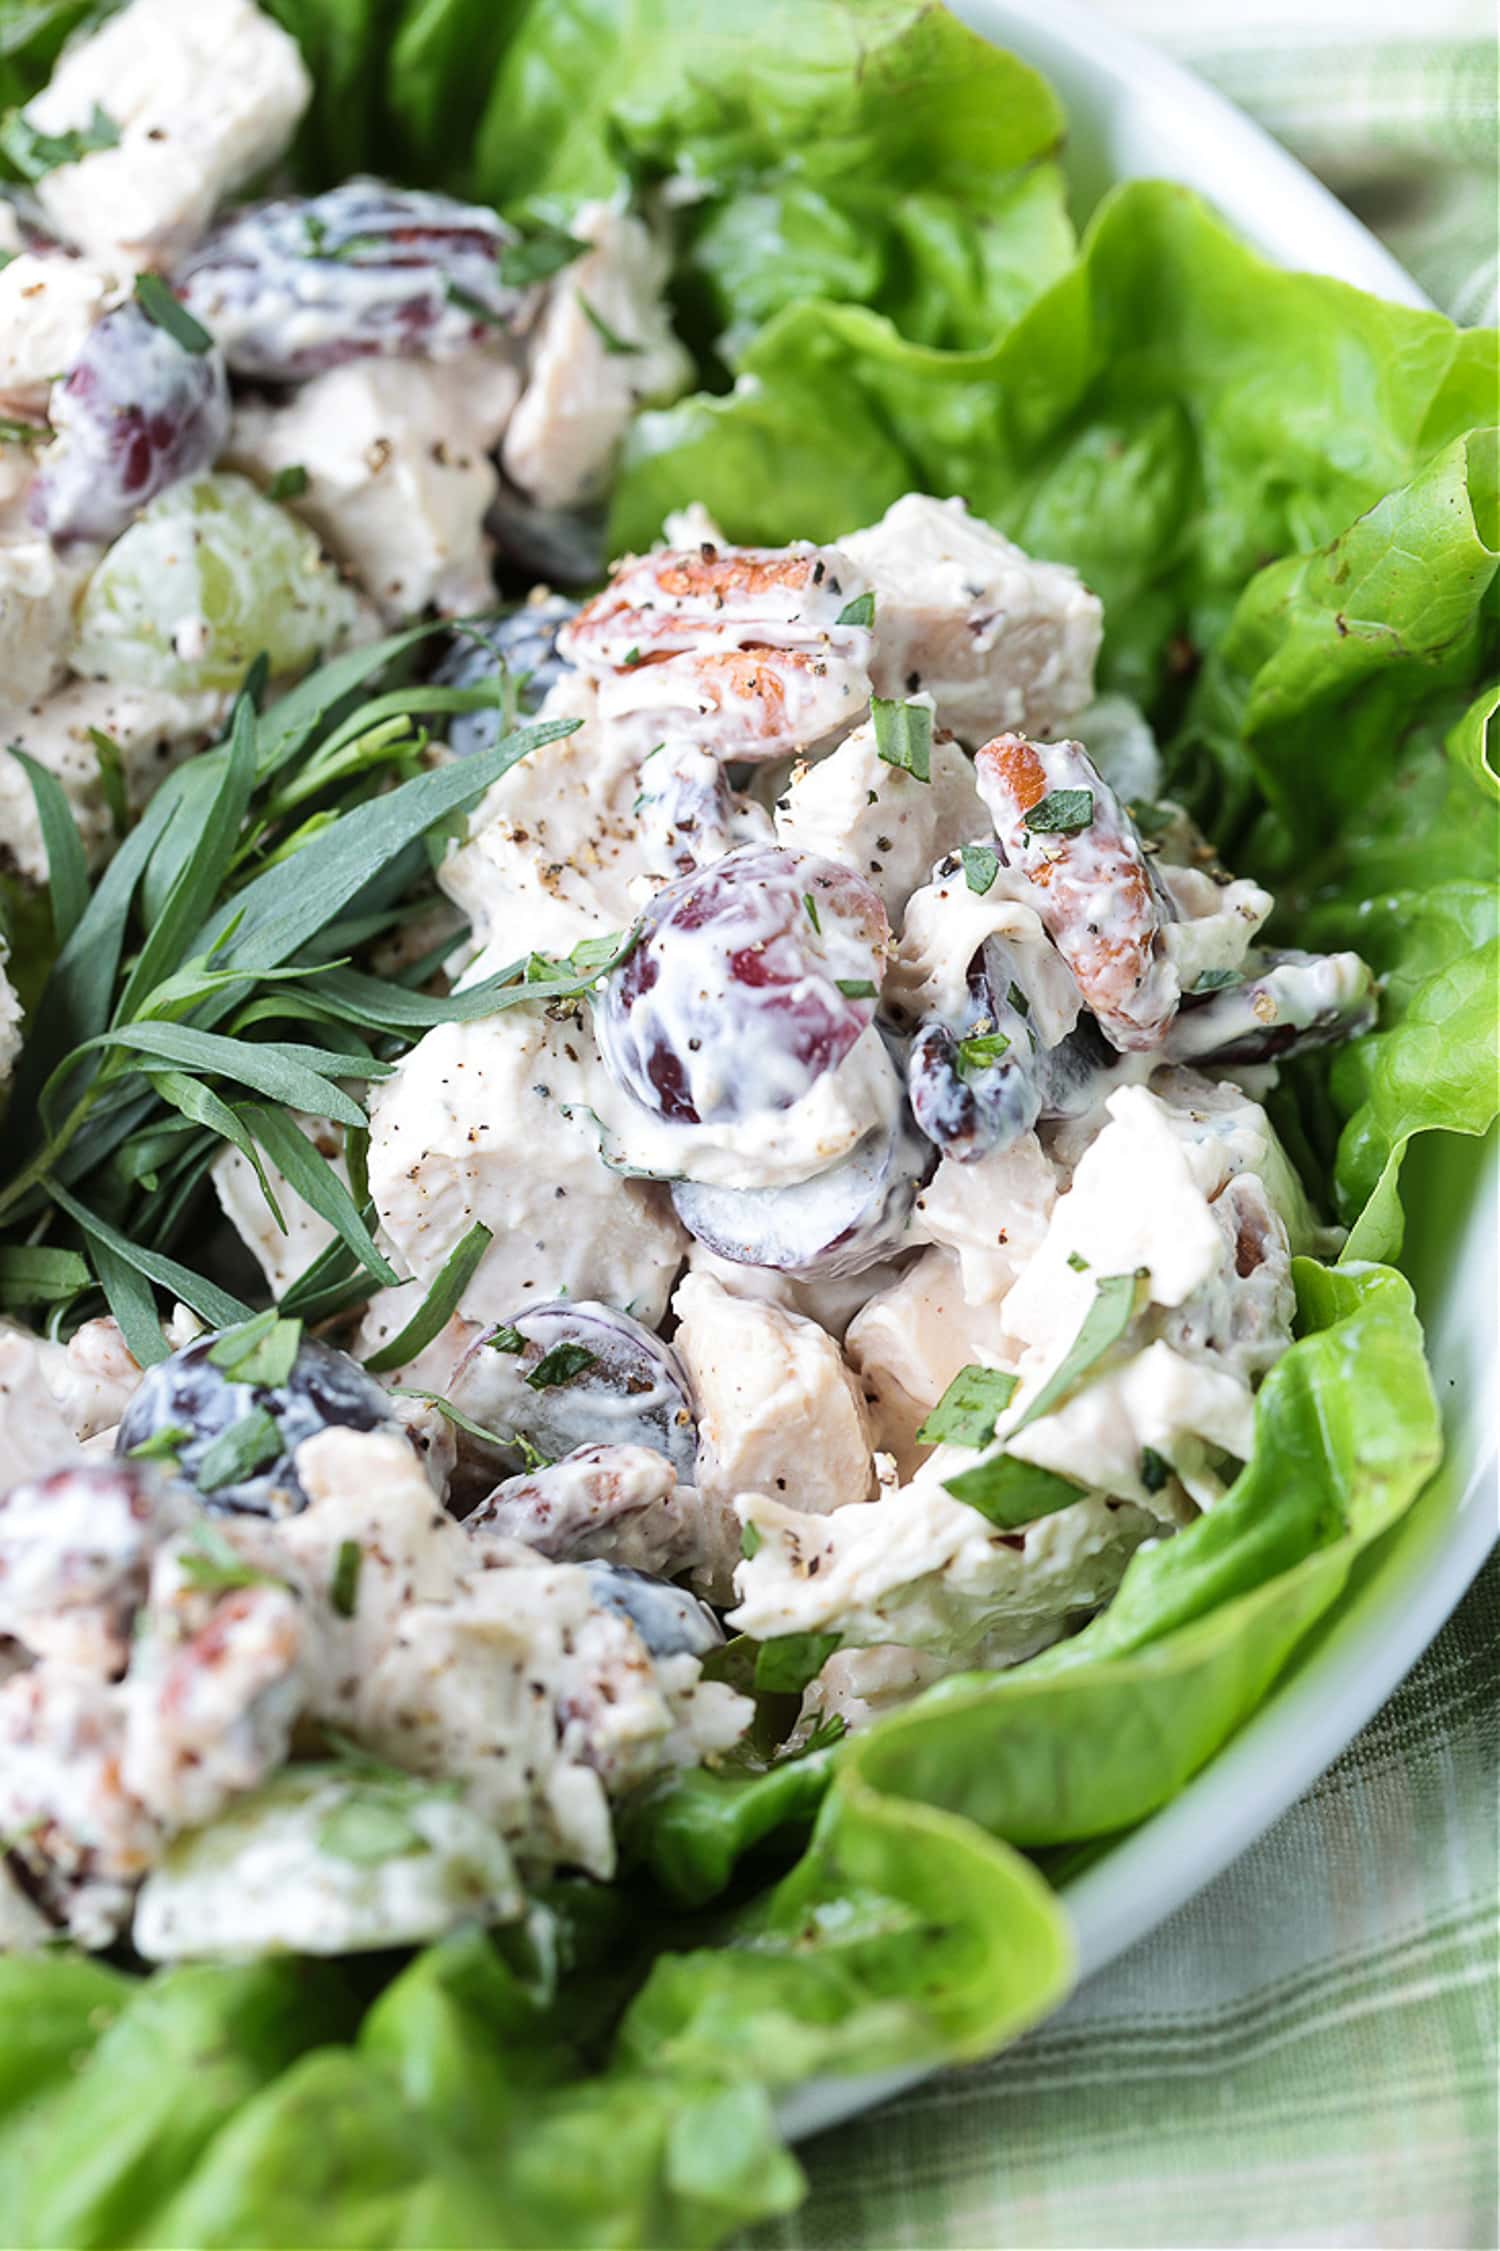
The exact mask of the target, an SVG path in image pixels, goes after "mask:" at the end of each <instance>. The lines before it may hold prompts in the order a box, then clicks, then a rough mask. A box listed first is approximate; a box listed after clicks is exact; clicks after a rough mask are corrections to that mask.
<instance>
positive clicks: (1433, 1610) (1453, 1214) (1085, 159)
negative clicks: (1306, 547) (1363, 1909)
mask: <svg viewBox="0 0 1500 2251" xmlns="http://www.w3.org/2000/svg"><path fill="white" fill-rule="evenodd" d="M954 12H955V13H956V14H958V15H960V16H962V17H963V19H964V20H965V22H967V23H970V24H972V25H973V26H974V28H975V30H977V31H981V32H983V33H984V34H985V36H986V37H987V38H989V39H992V40H993V41H994V42H995V44H996V45H997V46H1002V47H1009V48H1011V49H1013V50H1014V52H1015V53H1016V54H1018V55H1021V56H1022V57H1024V59H1025V60H1026V61H1027V62H1029V63H1032V64H1034V65H1035V66H1036V68H1037V69H1038V70H1040V71H1042V72H1043V73H1044V74H1045V76H1046V77H1048V78H1049V79H1050V80H1051V82H1052V84H1053V85H1054V86H1055V87H1056V88H1057V91H1058V93H1059V94H1060V95H1061V97H1062V100H1063V104H1064V106H1065V108H1066V110H1067V113H1068V120H1069V131H1068V141H1067V146H1066V149H1065V152H1064V161H1065V165H1066V168H1067V173H1068V179H1069V185H1070V189H1071V192H1072V197H1073V201H1074V205H1075V216H1077V217H1080V218H1081V217H1082V216H1084V215H1086V213H1087V212H1088V211H1089V210H1090V209H1091V208H1092V206H1093V204H1094V203H1095V202H1097V200H1098V198H1099V196H1100V194H1101V193H1102V192H1103V190H1104V189H1105V188H1106V187H1108V186H1109V185H1110V184H1111V182H1113V181H1115V180H1122V179H1137V178H1154V179H1170V180H1180V181H1181V182H1183V184H1184V185H1186V186H1188V187H1192V188H1196V189H1197V190H1198V191H1199V193H1200V194H1202V195H1205V196H1207V197H1208V198H1209V200H1210V201H1211V202H1213V203H1214V204H1215V205H1216V206H1217V207H1218V209H1219V210H1220V211H1221V212H1222V213H1223V215H1224V216H1225V218H1226V219H1228V220H1229V222H1230V224H1231V225H1232V226H1234V227H1235V228H1236V229H1237V231H1238V232H1239V233H1240V234H1242V235H1243V236H1244V237H1245V238H1246V239H1247V240H1248V241H1250V242H1252V243H1253V244H1254V245H1255V247H1256V248H1257V249H1258V250H1260V251H1262V252H1263V253H1264V254H1265V255H1266V256H1267V257H1268V258H1272V259H1274V260H1275V261H1276V262H1277V263H1278V264H1280V265H1284V266H1290V267H1300V268H1303V269H1305V270H1308V271H1312V272H1317V273H1326V274H1333V275H1336V276H1337V277H1338V278H1339V279H1340V280H1342V281H1348V282H1352V283H1354V284H1355V285H1356V286H1357V287H1359V288H1361V289H1368V290H1372V291H1374V292H1376V293H1377V294H1378V295H1380V296H1382V297H1388V298H1394V299H1396V300H1398V301H1399V302H1400V303H1402V304H1407V305H1419V306H1425V305H1426V304H1427V302H1428V300H1427V299H1426V298H1425V297H1424V296H1423V294H1422V292H1421V290H1419V289H1418V288H1417V286H1416V284H1415V282H1413V281H1412V280H1411V278H1410V276H1409V275H1408V274H1406V273H1405V272H1403V270H1402V268H1401V267H1400V266H1399V265H1397V263H1396V261H1395V260H1394V259H1393V258H1392V257H1391V255H1390V253H1389V252H1388V251H1387V250H1385V249H1383V248H1382V246H1381V245H1380V244H1379V243H1378V242H1377V241H1376V240H1375V238H1374V236H1373V235H1371V234H1370V233H1368V232H1367V230H1366V229H1365V228H1364V227H1362V226H1361V225H1360V223H1359V221H1358V220H1357V219H1355V218H1354V217H1353V216H1352V214H1351V213H1350V212H1348V211H1347V210H1346V209H1345V208H1344V206H1343V205H1342V204H1341V203H1339V202H1338V201H1337V199H1336V198H1335V197H1334V196H1332V195H1330V193H1329V192H1328V190H1327V189H1326V188H1325V187H1323V186H1322V185H1321V184H1320V183H1319V182H1318V181H1317V180H1315V179H1314V178H1313V177H1312V175H1311V173H1309V172H1307V171H1306V170H1304V168H1303V167H1302V166H1301V165H1300V164H1298V163H1297V162H1296V160H1295V159H1294V158H1293V157H1290V156H1288V155H1287V153H1286V151H1285V150H1284V149H1282V148H1280V147H1278V146H1277V144H1276V143H1275V142H1274V141H1272V140H1271V139H1270V138H1269V137H1268V135H1266V134H1265V133H1263V132H1262V131H1261V130H1260V128H1259V126H1257V125H1254V124H1252V123H1251V121H1250V119H1249V118H1247V117H1245V116H1243V115H1242V114H1241V113H1240V111H1238V110H1237V109H1235V108H1234V107H1233V106H1232V105H1231V104H1230V103H1228V102H1226V101H1225V100H1224V99H1223V97H1222V96H1221V95H1219V94H1216V93H1215V92H1214V90H1213V89H1212V87H1210V86H1206V85H1205V84H1204V83H1203V82H1202V80H1201V79H1198V78H1195V77H1194V76H1193V75H1192V73H1191V72H1189V71H1186V70H1184V69H1182V68H1181V67H1180V65H1178V64H1176V63H1174V62H1171V61H1170V60H1169V59H1168V58H1167V57H1165V56H1163V55H1160V54H1158V53H1156V52H1155V51H1154V50H1153V49H1151V48H1149V47H1145V46H1143V45H1142V44H1141V43H1140V42H1139V41H1138V40H1135V39H1132V38H1130V37H1129V36H1128V35H1127V34H1126V33H1124V32H1122V31H1119V30H1117V29H1116V28H1115V27H1114V26H1113V25H1110V24H1107V23H1104V22H1102V21H1101V20H1100V19H1099V18H1098V17H1096V16H1094V15H1092V14H1090V13H1089V12H1088V10H1087V9H1085V8H1082V7H1079V6H1077V5H1075V4H1074V0H1032V4H1028V0H959V4H958V5H957V6H956V7H955V11H954ZM1494 1146H1495V1137H1494V1136H1491V1138H1490V1141H1489V1143H1488V1144H1483V1145H1481V1144H1477V1143H1473V1142H1467V1141H1461V1140H1456V1139H1446V1140H1444V1141H1442V1142H1436V1141H1428V1142H1426V1143H1425V1144H1424V1143H1422V1142H1418V1143H1417V1144H1416V1145H1415V1146H1414V1147H1413V1149H1412V1151H1411V1152H1410V1153H1409V1155H1408V1157H1407V1160H1406V1168H1405V1172H1404V1175H1403V1187H1404V1198H1403V1200H1404V1202H1405V1204H1406V1207H1407V1212H1408V1225H1407V1256H1406V1257H1405V1259H1404V1260H1403V1265H1404V1267H1405V1269H1406V1271H1407V1273H1408V1274H1409V1275H1410V1277H1411V1279H1412V1281H1413V1283H1414V1284H1415V1286H1416V1290H1417V1298H1418V1304H1419V1307H1420V1310H1421V1314H1422V1319H1423V1322H1424V1324H1425V1326H1426V1330H1427V1343H1428V1352H1429V1357H1430V1359H1431V1363H1432V1368H1433V1376H1434V1381H1435V1384H1436V1387H1437V1394H1438V1398H1439V1400H1440V1401H1441V1403H1442V1408H1443V1421H1444V1428H1445V1433H1446V1438H1447V1455H1446V1458H1445V1460H1444V1463H1443V1466H1442V1469H1441V1470H1440V1471H1439V1473H1438V1476H1437V1477H1436V1479H1435V1480H1434V1482H1433V1484H1432V1485H1431V1487H1430V1488H1429V1489H1428V1491H1427V1492H1426V1493H1425V1494H1423V1496H1422V1498H1421V1499H1420V1500H1419V1501H1418V1503H1417V1504H1416V1506H1415V1507H1414V1508H1413V1509H1412V1510H1411V1511H1410V1512H1409V1513H1408V1515H1407V1516H1405V1517H1404V1518H1403V1519H1402V1521H1401V1522H1400V1523H1399V1524H1397V1525H1395V1526H1394V1527H1393V1528H1392V1530H1391V1531H1390V1532H1389V1533H1387V1534H1386V1535H1385V1537H1384V1538H1383V1539H1382V1540H1379V1541H1377V1542H1376V1543H1375V1545H1374V1546H1373V1547H1372V1548H1371V1549H1370V1550H1369V1551H1368V1552H1367V1553H1366V1554H1365V1555H1364V1556H1363V1557H1362V1558H1361V1559H1360V1562H1359V1564H1358V1565H1357V1566H1356V1569H1355V1571H1354V1573H1353V1575H1352V1577H1351V1581H1350V1584H1349V1587H1348V1588H1347V1589H1346V1591H1345V1593H1344V1595H1343V1596H1342V1597H1341V1599H1340V1601H1339V1602H1338V1603H1337V1604H1336V1605H1335V1607H1334V1609H1333V1610H1332V1612H1331V1613H1330V1614H1329V1615H1328V1617H1327V1618H1325V1619H1324V1620H1323V1621H1322V1623H1321V1624H1320V1625H1319V1626H1318V1627H1317V1628H1316V1629H1315V1630H1314V1632H1313V1634H1312V1635H1311V1636H1310V1637H1309V1639H1308V1641H1307V1642H1306V1643H1305V1644H1304V1645H1303V1647H1302V1649H1301V1650H1300V1651H1299V1653H1298V1655H1297V1657H1296V1659H1295V1660H1294V1663H1293V1665H1292V1667H1291V1668H1290V1670H1289V1671H1288V1672H1287V1673H1286V1674H1285V1675H1284V1676H1283V1678H1282V1681H1281V1683H1280V1684H1279V1686H1278V1687H1277V1689H1276V1691H1275V1692H1274V1694H1273V1695H1272V1696H1271V1697H1270V1698H1269V1699H1268V1701H1267V1702H1266V1703H1265V1704H1264V1705H1263V1706H1262V1707H1261V1709H1260V1711H1259V1712H1257V1714H1256V1715H1255V1717H1254V1718H1253V1719H1252V1720H1251V1721H1250V1722H1249V1723H1248V1724H1247V1725H1246V1726H1245V1727H1244V1728H1242V1729H1241V1731H1240V1733H1239V1734H1238V1735H1237V1736H1236V1737H1235V1738H1234V1740H1233V1741H1232V1742H1230V1743H1229V1744H1227V1745H1226V1746H1225V1748H1224V1749H1223V1750H1222V1751H1220V1752H1219V1754H1218V1756H1217V1757H1216V1758H1214V1759H1213V1760H1211V1761H1210V1763H1209V1765H1208V1766H1206V1767H1205V1768H1204V1770H1203V1772H1202V1773H1201V1774H1199V1775H1198V1776H1197V1777H1196V1778H1195V1779H1194V1780H1193V1781H1192V1782H1191V1783H1189V1784H1188V1786H1187V1788H1186V1789H1185V1790H1183V1791H1182V1792H1181V1793H1180V1794H1179V1795H1178V1796H1177V1797H1176V1798H1174V1799H1173V1801H1172V1803H1171V1804H1170V1805H1169V1806H1167V1807H1166V1808H1165V1809H1164V1810H1163V1811H1162V1812H1161V1813H1158V1814H1156V1815H1154V1816H1153V1817H1152V1818H1151V1819H1150V1820H1149V1821H1146V1822H1144V1823H1143V1824H1142V1825H1141V1827H1140V1828H1139V1829H1137V1830H1135V1831H1134V1832H1133V1833H1132V1834H1131V1835H1130V1836H1128V1837H1127V1838H1125V1839H1124V1841H1123V1842H1122V1843H1120V1844H1117V1845H1115V1846H1114V1847H1113V1848H1112V1849H1111V1850H1110V1851H1108V1852H1107V1853H1105V1854H1104V1855H1103V1856H1102V1857H1101V1858H1100V1859H1099V1860H1097V1861H1095V1862H1094V1863H1093V1865H1092V1866H1091V1867H1090V1868H1089V1869H1088V1870H1087V1872H1086V1873H1085V1874H1083V1875H1081V1876H1079V1877H1078V1878H1076V1879H1075V1880H1074V1881H1073V1882H1072V1883H1071V1884H1069V1885H1067V1886H1066V1887H1065V1889H1064V1891H1063V1894H1062V1896H1063V1900H1064V1903H1065V1904H1066V1906H1067V1909H1068V1913H1069V1915H1070V1917H1071V1919H1072V1922H1073V1926H1074V1931H1075V1934H1076V1938H1077V1943H1078V1956H1079V1966H1080V1974H1082V1975H1084V1976H1087V1975H1088V1973H1089V1972H1090V1971H1093V1970H1097V1969H1100V1968H1101V1967H1102V1966H1103V1965H1104V1964H1105V1963H1106V1962H1109V1961H1112V1960H1113V1958H1114V1957H1115V1955H1117V1954H1119V1953H1121V1952H1123V1950H1124V1949H1125V1948H1126V1947H1127V1946H1129V1945H1131V1944H1132V1943H1133V1941H1134V1940H1136V1939H1138V1938H1141V1937H1143V1936H1144V1935H1145V1933H1146V1932H1147V1931H1149V1930H1152V1929H1154V1928H1155V1926H1156V1925H1157V1924H1158V1923H1160V1922H1163V1921H1164V1920H1165V1919H1166V1917H1167V1916H1168V1915H1170V1914H1171V1913H1172V1912H1173V1911H1174V1910H1175V1909H1176V1908H1178V1907H1180V1906H1181V1905H1182V1903H1183V1901H1184V1900H1185V1899H1190V1898H1191V1897H1192V1895H1193V1893H1194V1892H1196V1891H1199V1890H1201V1888H1202V1887H1203V1885H1205V1884H1206V1883H1208V1882H1209V1881H1210V1880H1211V1879H1212V1878H1213V1877H1214V1876H1216V1875H1218V1874H1219V1872H1220V1870H1221V1869H1223V1868H1225V1867H1227V1866H1228V1864H1229V1862H1230V1861H1231V1860H1233V1859H1234V1858H1235V1857H1236V1856H1237V1855H1238V1854H1239V1853H1241V1852H1243V1851H1244V1849H1245V1847H1246V1846H1247V1845H1249V1844H1251V1843H1253V1842H1254V1840H1255V1839H1256V1838H1257V1837H1258V1836H1260V1835H1261V1834H1262V1832H1263V1831H1264V1830H1266V1829H1268V1828H1269V1827H1270V1825H1271V1823H1272V1822H1273V1821H1274V1820H1275V1819H1276V1818H1277V1816H1278V1815H1279V1814H1281V1813H1284V1812H1285V1810H1286V1808H1287V1807H1288V1806H1289V1805H1290V1804H1291V1803H1292V1801H1293V1800H1294V1799H1295V1798H1297V1797H1299V1796H1300V1795H1301V1793H1302V1792H1303V1791H1304V1790H1305V1789H1306V1788H1307V1787H1308V1786H1309V1784H1310V1783H1312V1782H1313V1781H1314V1780H1316V1778H1317V1776H1318V1775H1319V1774H1321V1773H1322V1771H1323V1769H1324V1768H1325V1767H1326V1766H1328V1765H1329V1764H1330V1763H1331V1762H1332V1761H1333V1760H1334V1759H1335V1758H1337V1756H1338V1754H1339V1753H1340V1751H1342V1750H1343V1749H1344V1748H1345V1747H1346V1745H1347V1744H1349V1743H1350V1742H1351V1741H1352V1740H1353V1738H1354V1736H1355V1735H1357V1734H1358V1732H1359V1730H1360V1728H1361V1727H1363V1726H1364V1724H1365V1722H1366V1720H1368V1719H1369V1718H1370V1716H1371V1715H1372V1713H1374V1712H1375V1711H1376V1710H1377V1709H1378V1708H1379V1706H1380V1705H1381V1704H1383V1703H1384V1702H1385V1700H1386V1698H1387V1697H1388V1696H1389V1695H1390V1694H1391V1691H1392V1690H1393V1689H1394V1688H1395V1687H1396V1685H1397V1683H1398V1682H1399V1681H1400V1680H1401V1679H1402V1678H1403V1676H1404V1675H1405V1674H1406V1673H1407V1672H1409V1671H1410V1669H1411V1667H1412V1666H1413V1665H1414V1664H1415V1663H1416V1661H1417V1659H1418V1658H1419V1657H1420V1656H1421V1654H1422V1652H1423V1650H1424V1649H1425V1648H1426V1647H1427V1644H1428V1643H1429V1641H1431V1639H1432V1637H1433V1635H1434V1634H1435V1633H1436V1632H1437V1631H1438V1628H1439V1627H1440V1626H1441V1625H1442V1623H1443V1621H1444V1619H1445V1618H1446V1617H1447V1616H1448V1614H1449V1612H1450V1611H1451V1610H1452V1608H1453V1606H1454V1604H1455V1603H1456V1602H1457V1601H1458V1599H1459V1597H1460V1596H1461V1595H1462V1593H1463V1592H1464V1589H1465V1588H1466V1587H1467V1586H1468V1584H1469V1582H1470V1580H1471V1579H1472V1578H1473V1577H1474V1575H1475V1573H1476V1572H1477V1571H1478V1569H1479V1567H1480V1565H1481V1563H1482V1562H1483V1561H1484V1559H1485V1557H1486V1555H1487V1554H1488V1553H1489V1550H1490V1548H1491V1546H1492V1545H1493V1543H1494V1540H1495V1537H1496V1533H1497V1530H1500V1523H1497V1513H1496V1461H1497V1451H1500V1446H1497V1416H1496V1401H1495V1386H1494V1371H1495V1367H1496V1364H1497V1354H1496V1347H1497V1336H1496V1291H1495V1261H1494V1244H1495V1239H1496V1226H1497V1216H1500V1215H1497V1199H1496V1192H1495V1167H1494V1162H1493V1157H1494ZM927 2076H929V2074H928V2073H927V2072H925V2071H922V2070H915V2071H900V2072H887V2073H881V2074H878V2075H872V2076H870V2077H867V2078H862V2079H840V2080H832V2079H825V2080H817V2081H813V2082H811V2083H809V2084H808V2085H807V2086H805V2087H800V2088H797V2089H796V2090H795V2091H794V2092H793V2093H792V2094H791V2095H790V2096H789V2097H788V2098H787V2099H786V2101H785V2102H784V2103H783V2105H782V2109H781V2118H782V2123H783V2126H784V2128H785V2130H786V2132H787V2133H788V2134H789V2135H791V2136H793V2137H800V2136H803V2135H807V2134H812V2133H816V2132H819V2131H821V2129H822V2128H823V2127H825V2126H831V2125H834V2124H836V2123H837V2122H838V2121H839V2120H840V2119H844V2118H849V2117H852V2116H853V2115H854V2114H855V2113H856V2112H858V2111H861V2110H867V2109H869V2108H870V2107H871V2106H872V2105H873V2104H875V2103H877V2102H881V2101H884V2100H885V2099H886V2098H887V2097H888V2096H890V2095H893V2094H895V2093H897V2092H899V2091H900V2090H901V2089H902V2088H904V2087H909V2086H912V2085H914V2084H915V2083H916V2081H918V2080H919V2079H922V2078H925V2077H927Z"/></svg>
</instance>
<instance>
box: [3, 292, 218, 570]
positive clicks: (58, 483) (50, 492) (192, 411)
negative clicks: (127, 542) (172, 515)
mask: <svg viewBox="0 0 1500 2251" xmlns="http://www.w3.org/2000/svg"><path fill="white" fill-rule="evenodd" d="M49 412H50V416H51V420H52V425H53V428H54V429H55V431H56V432H57V435H56V437H55V438H54V440H53V442H52V444H51V445H50V446H49V447H48V448H47V451H46V453H45V454H44V455H43V457H42V465H41V467H40V469H39V470H38V472H37V475H36V478H35V480H34V482H33V484H32V487H31V490H30V492H29V494H28V495H27V513H28V515H29V516H30V518H31V521H32V522H33V523H34V524H35V525H36V526H37V528H38V529H39V530H41V531H44V532H46V533H47V534H48V536H49V538H52V539H57V540H69V539H99V540H110V539H116V538H118V536H119V534H120V533H121V532H122V531H124V530H125V528H126V526H127V525H128V524H129V523H130V521H131V519H132V517H133V516H134V515H135V513H136V511H137V509H139V508H143V507H144V506H145V504H146V502H147V501H148V500H151V499H153V498H154V497H155V495H156V494H157V493H159V492H161V491H163V490H164V489H165V487H166V486H168V485H170V484H176V483H177V481H178V480H179V478H182V477H192V476H196V475H197V474H198V472H199V471H200V470H202V469H208V468H211V467H212V465H213V463H214V462H215V461H216V460H217V458H218V456H219V454H220V453H221V452H222V451H223V449H224V446H225V445H226V443H227V442H228V438H229V412H230V409H229V384H228V379H227V377H226V374H225V370H224V357H223V354H222V353H221V352H220V351H219V350H218V349H217V347H213V346H211V347H210V348H209V350H207V351H203V352H190V351H188V350H186V349H185V348H184V346H183V345H181V344H179V343H178V342H177V340H176V338H175V337H173V336H171V335H169V334H168V333H167V331H166V330H165V329H164V328H159V327H157V326H156V324H155V323H154V322H153V321H151V320H150V319H148V317H147V315H146V313H145V312H144V311H143V310H142V308H141V307H140V306H139V305H137V304H126V305H120V306H118V307H117V308H116V309H115V311H114V312H112V313H106V314H105V316H104V318H103V319H102V320H101V321H99V322H98V323H97V324H96V325H95V327H94V328H92V329H91V330H90V332H89V334H88V337H87V338H86V339H85V342H84V346H83V349H82V351H81V352H80V353H79V355H78V357H77V359H76V360H75V361H74V362H73V365H72V366H71V367H70V368H69V369H68V371H67V374H66V375H65V376H64V377H63V378H62V381H61V382H60V383H57V384H55V385H54V387H53V391H52V401H51V406H50V409H49Z"/></svg>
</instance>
